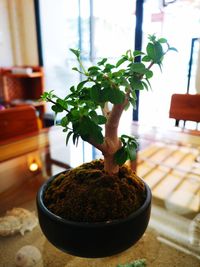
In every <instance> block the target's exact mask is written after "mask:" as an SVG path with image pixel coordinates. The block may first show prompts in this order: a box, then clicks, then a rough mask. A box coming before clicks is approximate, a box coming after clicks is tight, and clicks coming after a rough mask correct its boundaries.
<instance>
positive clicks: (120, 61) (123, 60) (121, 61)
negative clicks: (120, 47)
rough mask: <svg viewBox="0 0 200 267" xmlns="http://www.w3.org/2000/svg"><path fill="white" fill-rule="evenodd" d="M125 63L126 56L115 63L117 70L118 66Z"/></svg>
mask: <svg viewBox="0 0 200 267" xmlns="http://www.w3.org/2000/svg"><path fill="white" fill-rule="evenodd" d="M126 61H127V57H126V56H124V57H122V58H120V60H118V61H117V63H116V68H118V67H119V66H120V65H122V64H123V63H124V62H126Z"/></svg>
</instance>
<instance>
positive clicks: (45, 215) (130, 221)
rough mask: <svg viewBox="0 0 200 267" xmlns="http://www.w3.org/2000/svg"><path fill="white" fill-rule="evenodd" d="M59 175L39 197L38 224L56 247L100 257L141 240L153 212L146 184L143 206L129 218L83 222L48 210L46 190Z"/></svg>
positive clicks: (82, 255) (40, 191)
mask: <svg viewBox="0 0 200 267" xmlns="http://www.w3.org/2000/svg"><path fill="white" fill-rule="evenodd" d="M56 176H57V175H56ZM56 176H53V177H51V178H50V179H49V180H48V181H47V182H46V183H44V184H43V185H42V187H41V188H40V190H39V191H38V194H37V209H38V218H39V223H40V226H41V229H42V231H43V233H44V235H45V236H46V238H47V239H48V240H49V241H50V242H51V243H52V244H53V245H54V246H56V247H57V248H59V249H60V250H62V251H65V252H67V253H69V254H72V255H75V256H79V257H87V258H100V257H106V256H111V255H114V254H117V253H119V252H122V251H124V250H126V249H128V248H129V247H131V246H132V245H133V244H135V243H136V242H137V241H138V240H139V239H140V238H141V237H142V235H143V234H144V232H145V230H146V228H147V225H148V222H149V218H150V212H151V190H150V188H149V187H148V185H147V184H145V188H146V195H147V197H146V200H145V202H144V204H143V205H142V206H141V207H140V209H138V210H137V211H135V212H133V213H132V214H131V215H129V216H128V217H127V218H125V219H120V220H113V221H109V222H98V223H86V222H83V223H82V222H74V221H68V220H66V219H63V218H61V217H59V216H57V215H55V214H53V213H52V212H51V211H49V210H48V209H47V208H46V207H45V205H44V202H43V195H44V192H45V189H46V188H47V186H48V184H49V183H50V182H51V181H52V179H54V178H55V177H56Z"/></svg>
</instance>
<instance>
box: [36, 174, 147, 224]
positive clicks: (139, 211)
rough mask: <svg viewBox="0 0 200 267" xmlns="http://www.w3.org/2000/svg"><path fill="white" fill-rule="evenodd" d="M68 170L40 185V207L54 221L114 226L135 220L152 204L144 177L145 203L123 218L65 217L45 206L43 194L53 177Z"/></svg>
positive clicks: (38, 202) (38, 201)
mask: <svg viewBox="0 0 200 267" xmlns="http://www.w3.org/2000/svg"><path fill="white" fill-rule="evenodd" d="M66 171H67V170H66ZM66 171H64V172H60V173H58V174H56V175H53V176H52V177H50V178H49V179H48V180H47V181H46V182H44V184H43V185H42V186H41V187H40V189H39V191H38V193H37V205H38V206H39V207H40V209H41V210H42V211H43V213H45V214H46V216H48V217H49V218H50V219H53V220H54V221H59V222H60V223H63V224H67V225H74V226H81V227H85V228H87V227H94V228H95V227H105V226H112V225H116V224H119V223H123V222H127V221H129V220H133V218H135V217H137V216H138V215H140V214H142V213H143V212H144V211H145V210H146V209H148V207H149V206H150V205H151V199H152V194H151V189H150V187H149V186H148V185H147V183H146V182H145V181H144V180H143V179H142V181H143V182H144V185H145V190H146V199H145V201H144V203H143V204H142V206H141V207H140V208H139V209H137V210H136V211H134V212H133V213H131V214H130V215H129V216H128V217H126V218H122V219H115V220H111V221H102V222H77V221H70V220H67V219H64V218H62V217H60V216H58V215H56V214H54V213H52V212H51V211H50V210H49V209H48V208H47V207H46V206H45V204H44V201H43V194H44V192H45V189H46V188H47V186H48V185H49V183H51V181H52V180H53V179H55V178H56V177H57V176H58V175H60V174H61V173H65V172H66ZM140 179H141V178H140Z"/></svg>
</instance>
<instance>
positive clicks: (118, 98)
mask: <svg viewBox="0 0 200 267" xmlns="http://www.w3.org/2000/svg"><path fill="white" fill-rule="evenodd" d="M109 95H110V102H111V103H112V104H122V103H123V102H124V100H125V94H124V92H122V91H120V90H119V89H110V92H109Z"/></svg>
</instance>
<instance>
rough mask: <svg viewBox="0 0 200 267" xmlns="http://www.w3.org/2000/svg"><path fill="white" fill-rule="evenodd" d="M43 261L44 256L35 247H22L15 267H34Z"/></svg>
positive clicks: (17, 255) (18, 252) (17, 254)
mask: <svg viewBox="0 0 200 267" xmlns="http://www.w3.org/2000/svg"><path fill="white" fill-rule="evenodd" d="M41 260H42V255H41V253H40V251H39V249H38V248H36V247H35V246H30V245H27V246H24V247H21V248H20V249H19V250H18V251H17V253H16V255H15V265H16V266H17V267H33V266H36V264H38V263H39V262H40V261H41Z"/></svg>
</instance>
